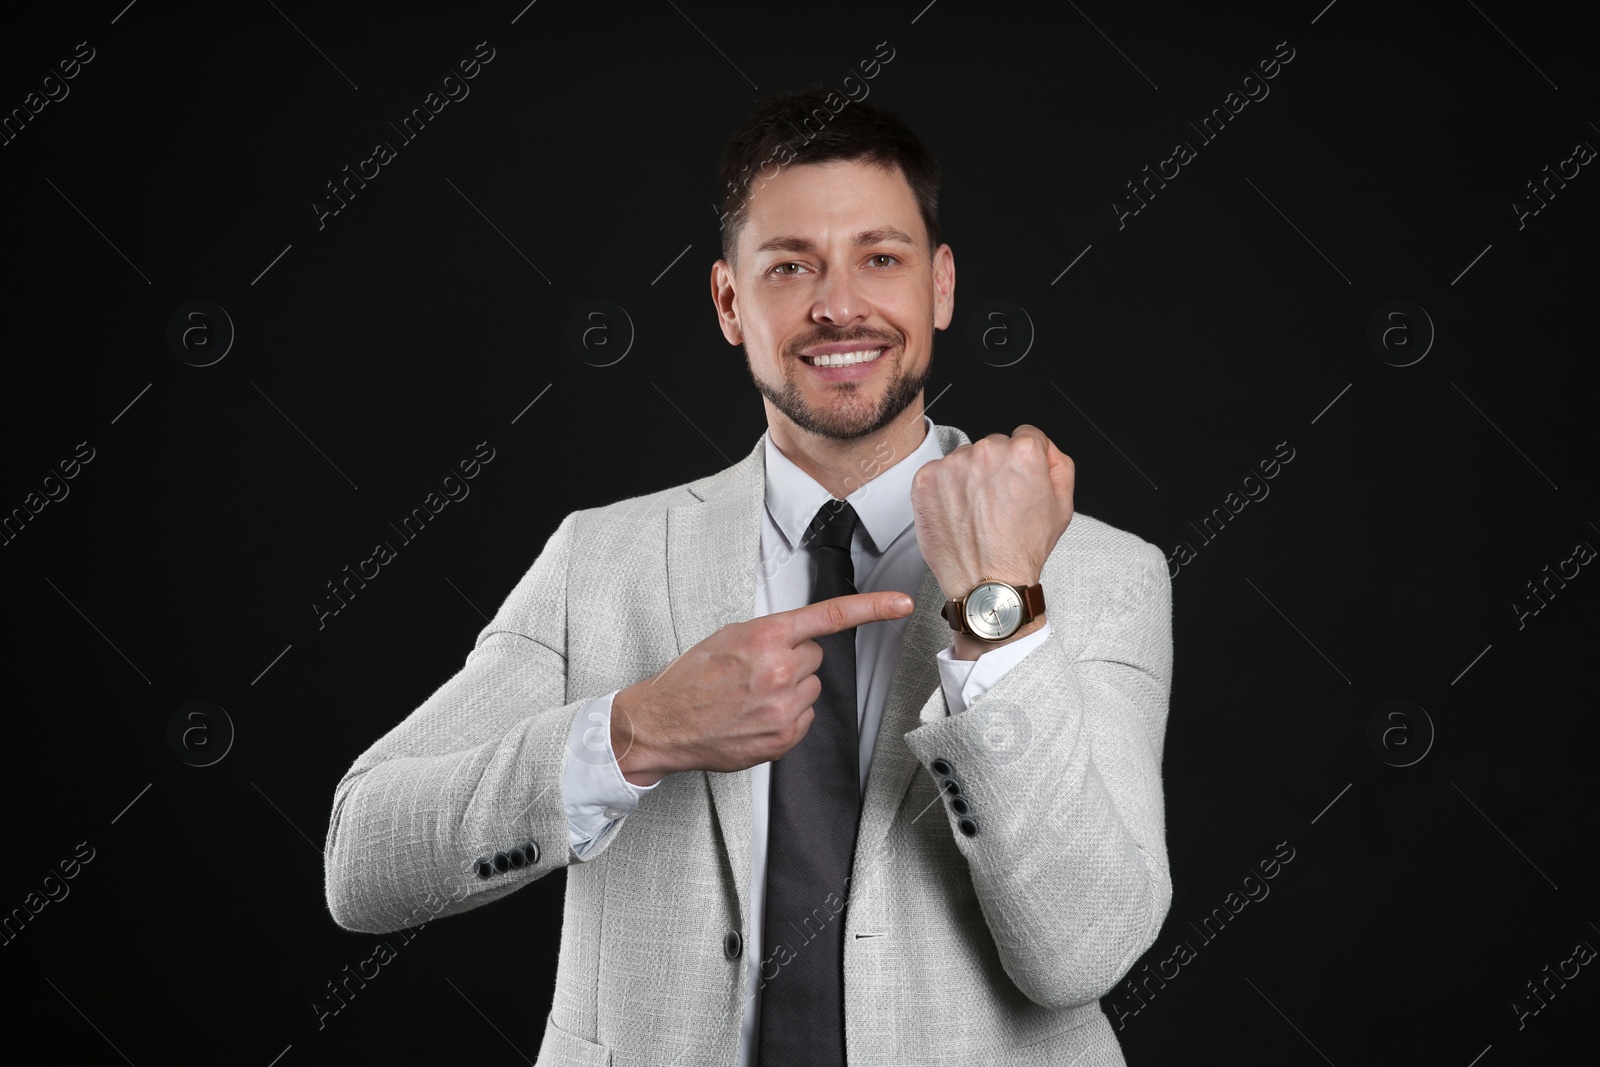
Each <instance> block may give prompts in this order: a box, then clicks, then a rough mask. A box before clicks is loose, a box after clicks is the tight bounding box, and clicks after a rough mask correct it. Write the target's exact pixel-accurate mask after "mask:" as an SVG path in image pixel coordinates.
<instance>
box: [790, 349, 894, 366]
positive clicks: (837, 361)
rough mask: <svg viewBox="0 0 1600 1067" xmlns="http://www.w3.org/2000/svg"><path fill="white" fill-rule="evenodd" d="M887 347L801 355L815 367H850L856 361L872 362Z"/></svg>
mask: <svg viewBox="0 0 1600 1067" xmlns="http://www.w3.org/2000/svg"><path fill="white" fill-rule="evenodd" d="M886 351H888V349H887V348H886V347H878V348H863V349H860V350H859V351H855V352H835V353H832V354H831V355H826V356H801V357H800V358H801V359H802V360H804V361H805V362H807V363H809V364H811V365H812V366H813V367H848V366H851V365H853V364H856V363H871V362H872V361H873V360H875V359H877V358H878V357H879V356H881V355H883V354H884V352H886Z"/></svg>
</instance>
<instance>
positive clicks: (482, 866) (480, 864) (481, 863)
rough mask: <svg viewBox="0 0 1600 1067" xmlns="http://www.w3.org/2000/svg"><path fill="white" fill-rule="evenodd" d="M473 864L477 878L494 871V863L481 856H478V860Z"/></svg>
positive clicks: (486, 875) (487, 875)
mask: <svg viewBox="0 0 1600 1067" xmlns="http://www.w3.org/2000/svg"><path fill="white" fill-rule="evenodd" d="M473 866H474V867H476V868H477V871H478V877H479V878H487V877H489V876H490V875H491V874H493V873H494V864H492V863H490V862H489V861H488V860H486V859H484V858H483V857H482V856H480V857H478V861H477V862H476V863H475V864H473Z"/></svg>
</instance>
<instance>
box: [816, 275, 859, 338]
mask: <svg viewBox="0 0 1600 1067" xmlns="http://www.w3.org/2000/svg"><path fill="white" fill-rule="evenodd" d="M870 315H871V308H869V307H868V306H867V299H866V295H865V294H864V293H863V292H862V291H861V289H860V287H859V286H858V285H857V279H856V278H855V276H854V275H853V274H852V273H851V272H850V271H848V270H844V271H839V270H829V271H827V272H826V273H824V275H823V278H822V283H821V285H819V286H818V287H817V290H816V303H814V304H813V305H812V306H811V321H813V322H817V323H824V322H825V323H829V324H830V325H833V326H841V327H843V326H850V325H852V324H859V323H863V322H865V321H866V320H867V319H868V317H869V316H870Z"/></svg>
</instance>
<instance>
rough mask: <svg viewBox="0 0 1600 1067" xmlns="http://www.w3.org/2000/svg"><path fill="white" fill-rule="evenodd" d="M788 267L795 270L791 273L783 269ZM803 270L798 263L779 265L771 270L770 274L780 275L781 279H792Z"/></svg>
mask: <svg viewBox="0 0 1600 1067" xmlns="http://www.w3.org/2000/svg"><path fill="white" fill-rule="evenodd" d="M788 267H793V268H795V269H794V270H793V271H790V270H787V269H785V268H788ZM805 269H806V268H805V267H802V266H801V265H800V264H798V263H779V264H778V265H777V266H776V267H773V268H772V271H771V273H773V274H778V275H782V276H783V277H786V278H793V277H794V276H795V275H796V274H797V273H798V272H800V271H803V270H805Z"/></svg>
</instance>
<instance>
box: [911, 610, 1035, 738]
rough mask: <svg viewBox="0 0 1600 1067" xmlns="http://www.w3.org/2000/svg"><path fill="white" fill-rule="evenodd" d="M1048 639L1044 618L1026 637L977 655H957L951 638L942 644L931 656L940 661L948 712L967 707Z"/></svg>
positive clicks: (958, 711) (959, 710)
mask: <svg viewBox="0 0 1600 1067" xmlns="http://www.w3.org/2000/svg"><path fill="white" fill-rule="evenodd" d="M1049 639H1050V621H1049V620H1048V619H1046V620H1045V624H1044V625H1043V626H1041V627H1039V628H1038V629H1037V630H1035V631H1034V632H1033V633H1031V634H1029V635H1028V636H1027V637H1019V638H1018V639H1017V640H1015V641H1012V642H1011V643H1010V644H1008V645H1001V646H1000V647H998V648H992V649H990V650H989V651H988V652H985V653H983V654H982V655H981V656H979V657H978V658H977V659H956V658H955V642H954V641H951V642H950V647H948V648H941V649H940V650H939V651H938V652H937V653H936V654H935V655H934V657H933V658H934V659H935V660H937V661H938V663H939V681H940V683H941V684H942V685H943V686H944V702H945V704H946V705H947V706H948V707H949V709H950V714H951V715H959V714H961V713H962V712H963V711H966V710H967V708H969V707H971V706H972V703H973V701H975V700H977V699H978V698H979V697H981V696H983V694H985V693H987V692H988V691H989V690H990V689H992V688H994V686H995V683H997V682H999V681H1000V679H1001V678H1004V677H1005V676H1006V672H1007V671H1009V670H1010V669H1011V668H1012V667H1015V666H1016V665H1017V664H1019V663H1021V662H1022V660H1023V658H1024V657H1026V656H1027V654H1028V653H1029V652H1032V651H1033V650H1034V649H1036V648H1038V647H1039V646H1040V645H1042V644H1044V643H1045V642H1046V641H1047V640H1049Z"/></svg>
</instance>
